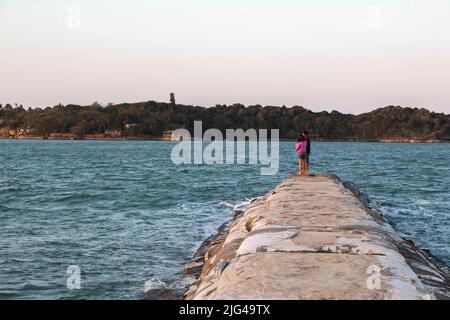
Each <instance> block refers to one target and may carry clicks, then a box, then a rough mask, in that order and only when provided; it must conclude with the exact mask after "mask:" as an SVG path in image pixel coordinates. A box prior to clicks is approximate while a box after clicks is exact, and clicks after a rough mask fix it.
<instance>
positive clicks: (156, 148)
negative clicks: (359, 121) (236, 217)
mask: <svg viewBox="0 0 450 320" xmlns="http://www.w3.org/2000/svg"><path fill="white" fill-rule="evenodd" d="M176 144H177V143H176V142H170V141H47V140H39V141H37V140H36V141H25V140H0V299H88V300H92V299H138V300H141V299H158V298H160V297H161V293H162V292H168V291H172V292H174V294H175V293H176V292H178V293H179V292H182V291H183V290H184V287H185V286H186V284H187V281H188V280H187V279H185V278H183V277H182V276H181V275H180V269H181V268H182V267H183V265H184V264H185V263H186V262H187V261H188V260H189V259H190V258H191V257H192V255H193V254H194V252H195V250H196V249H197V247H198V246H199V245H200V244H201V242H202V241H203V240H204V239H205V238H207V237H208V236H210V235H211V234H213V233H214V232H215V230H216V229H217V228H218V227H219V226H220V225H221V224H222V223H224V222H226V221H228V220H230V219H231V217H232V212H233V209H235V208H237V207H244V206H245V204H246V203H248V202H249V200H251V199H253V198H255V197H258V196H262V195H264V194H265V193H267V192H269V191H270V190H272V189H273V188H274V187H276V186H277V185H278V184H279V183H280V182H281V181H282V180H283V179H285V178H286V177H287V176H288V175H290V174H293V173H296V172H297V166H298V164H297V154H296V153H295V146H294V143H293V142H280V146H279V159H280V162H279V170H278V172H277V173H276V174H274V175H261V170H260V169H261V167H262V166H264V165H263V164H256V165H255V164H248V163H247V164H213V165H208V164H175V163H174V162H173V161H172V159H173V158H172V157H171V154H172V150H173V148H174V147H175V146H176ZM311 171H312V172H331V173H335V174H337V175H338V176H339V177H340V178H341V179H342V180H344V181H353V182H354V183H356V184H357V185H358V186H359V187H360V190H361V191H362V192H364V193H366V194H367V195H368V196H369V197H370V199H371V200H372V205H373V206H374V207H376V209H377V210H379V211H381V212H382V214H383V215H384V216H385V217H386V218H387V219H388V220H389V221H390V223H391V224H392V225H393V227H394V229H395V230H397V231H398V232H399V233H400V234H401V235H402V236H404V237H407V238H409V239H411V240H413V241H414V242H415V243H416V245H417V246H418V247H420V248H425V249H429V250H430V251H431V253H432V254H433V255H435V256H436V257H438V258H440V259H441V260H442V261H443V262H444V263H446V264H447V265H448V264H450V144H444V143H442V144H407V143H362V142H355V143H353V142H314V141H313V143H312V153H311Z"/></svg>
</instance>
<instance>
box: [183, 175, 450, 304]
mask: <svg viewBox="0 0 450 320" xmlns="http://www.w3.org/2000/svg"><path fill="white" fill-rule="evenodd" d="M184 272H185V273H191V274H194V275H196V277H197V280H196V281H195V282H194V283H193V284H192V285H191V286H190V287H189V288H188V290H187V292H186V293H185V295H184V296H183V299H188V300H189V299H448V298H449V296H450V283H449V269H448V267H447V266H445V265H444V264H442V263H441V262H440V261H438V260H437V259H436V258H434V257H433V256H432V255H431V254H430V253H429V252H428V251H426V250H420V249H418V248H417V247H415V246H414V244H413V243H412V241H410V240H406V239H404V238H402V237H400V236H399V235H398V234H397V233H396V232H395V231H394V230H393V229H392V227H391V226H390V225H389V223H388V222H387V221H386V220H385V219H384V218H383V217H382V215H381V214H380V213H378V212H376V211H373V210H372V209H370V208H369V205H368V199H367V197H365V196H364V195H362V194H360V192H359V191H358V188H357V187H356V186H355V185H354V184H352V183H346V182H344V183H343V182H341V181H340V180H339V178H338V177H337V176H335V175H330V174H321V175H315V176H291V177H289V178H288V179H286V180H285V181H284V182H282V183H281V184H280V185H278V186H277V187H276V188H275V189H274V190H273V191H272V192H270V193H268V194H267V195H265V196H264V197H261V198H258V199H257V200H255V201H253V202H252V203H251V204H250V205H249V206H248V207H247V209H246V210H245V212H237V213H236V214H235V217H234V219H233V221H231V222H230V224H229V225H227V226H222V227H221V228H220V229H219V232H218V233H217V234H216V235H215V236H212V237H211V238H210V239H208V241H206V242H205V243H204V244H203V245H202V247H201V248H200V249H199V250H198V252H197V253H196V255H195V256H194V258H193V259H192V260H191V262H189V263H188V264H187V265H186V266H185V268H184Z"/></svg>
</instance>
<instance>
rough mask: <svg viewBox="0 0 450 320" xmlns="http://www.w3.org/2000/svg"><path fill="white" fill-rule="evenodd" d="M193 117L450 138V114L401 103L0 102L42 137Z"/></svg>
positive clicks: (150, 128) (4, 118) (212, 124)
mask: <svg viewBox="0 0 450 320" xmlns="http://www.w3.org/2000/svg"><path fill="white" fill-rule="evenodd" d="M195 120H200V121H202V122H203V130H207V129H209V128H217V129H220V130H221V131H222V132H223V133H225V130H226V129H238V128H242V129H244V130H247V129H249V128H254V129H257V130H258V129H279V130H280V138H282V139H295V138H296V137H297V136H298V133H299V131H303V130H306V131H308V132H309V133H310V135H311V136H312V137H313V139H317V140H348V141H361V140H362V141H371V140H374V141H375V140H381V139H419V140H428V139H439V140H450V115H446V114H443V113H435V112H430V111H429V110H426V109H423V108H421V109H419V108H403V107H400V106H389V107H385V108H380V109H376V110H374V111H372V112H368V113H363V114H360V115H352V114H343V113H340V112H338V111H332V112H326V111H323V112H312V111H311V110H307V109H305V108H303V107H300V106H294V107H289V108H288V107H286V106H282V107H277V106H265V107H263V106H261V105H253V106H247V107H246V106H244V105H242V104H233V105H230V106H227V105H216V106H214V107H209V108H205V107H199V106H187V105H181V104H171V103H161V102H155V101H147V102H141V103H121V104H108V105H106V106H102V105H100V104H98V103H93V104H91V105H89V106H79V105H61V104H60V105H57V106H54V107H47V108H28V109H26V108H24V107H23V106H22V105H15V106H11V105H10V104H6V105H4V106H3V105H1V104H0V128H2V129H9V130H14V129H20V128H32V129H33V134H35V135H39V136H44V137H45V136H48V135H50V134H52V133H70V134H73V135H74V136H75V137H78V138H83V137H84V136H85V135H90V134H104V133H105V132H109V131H115V132H120V134H121V135H122V136H123V137H127V136H128V137H146V136H149V137H150V136H151V137H158V136H161V135H162V134H163V133H164V132H165V131H170V130H175V129H178V128H185V129H188V130H189V131H191V133H193V129H194V128H193V126H194V121H195Z"/></svg>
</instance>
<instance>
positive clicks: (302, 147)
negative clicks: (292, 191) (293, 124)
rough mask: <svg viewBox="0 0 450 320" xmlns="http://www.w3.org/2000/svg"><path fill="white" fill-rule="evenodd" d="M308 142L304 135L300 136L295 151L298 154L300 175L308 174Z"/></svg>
mask: <svg viewBox="0 0 450 320" xmlns="http://www.w3.org/2000/svg"><path fill="white" fill-rule="evenodd" d="M307 146H308V142H307V141H306V138H305V137H304V136H303V134H302V135H300V136H299V138H298V140H297V144H296V145H295V151H297V153H298V175H299V176H302V175H306V174H307V171H306V169H307V164H306V158H307V154H306V150H307Z"/></svg>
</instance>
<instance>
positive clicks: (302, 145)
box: [295, 141, 308, 154]
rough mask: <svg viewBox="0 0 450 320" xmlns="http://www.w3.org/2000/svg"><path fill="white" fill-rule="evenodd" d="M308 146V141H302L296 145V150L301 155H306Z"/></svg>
mask: <svg viewBox="0 0 450 320" xmlns="http://www.w3.org/2000/svg"><path fill="white" fill-rule="evenodd" d="M307 145H308V142H307V141H300V142H297V144H296V145H295V150H296V151H297V152H298V153H299V154H300V153H306V146H307Z"/></svg>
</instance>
